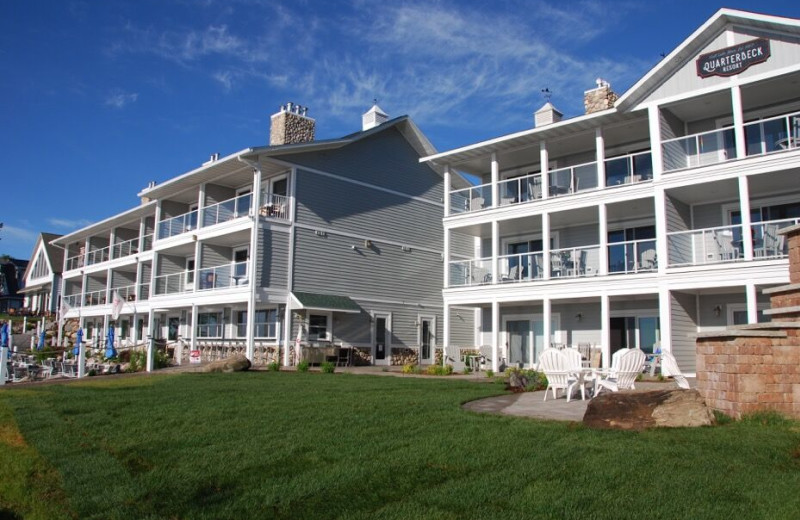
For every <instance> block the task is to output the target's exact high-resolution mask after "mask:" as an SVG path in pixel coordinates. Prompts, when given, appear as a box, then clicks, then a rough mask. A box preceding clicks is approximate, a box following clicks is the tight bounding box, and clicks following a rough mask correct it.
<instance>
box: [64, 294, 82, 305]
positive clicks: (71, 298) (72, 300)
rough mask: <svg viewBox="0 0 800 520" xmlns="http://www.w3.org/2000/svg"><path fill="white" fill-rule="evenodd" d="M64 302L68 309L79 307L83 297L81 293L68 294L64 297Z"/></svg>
mask: <svg viewBox="0 0 800 520" xmlns="http://www.w3.org/2000/svg"><path fill="white" fill-rule="evenodd" d="M64 302H65V303H66V304H67V305H69V306H70V307H80V306H81V305H82V303H83V295H82V294H81V293H77V294H68V295H66V296H64Z"/></svg>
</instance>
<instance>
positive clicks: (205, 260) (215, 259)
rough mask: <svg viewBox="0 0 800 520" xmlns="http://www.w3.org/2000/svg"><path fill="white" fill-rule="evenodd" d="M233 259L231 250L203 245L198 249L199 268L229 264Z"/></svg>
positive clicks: (212, 245)
mask: <svg viewBox="0 0 800 520" xmlns="http://www.w3.org/2000/svg"><path fill="white" fill-rule="evenodd" d="M232 258H233V249H231V248H230V247H224V246H218V245H214V244H203V245H202V246H201V247H200V268H201V269H206V268H208V267H217V266H220V265H224V264H230V263H231V259H232Z"/></svg>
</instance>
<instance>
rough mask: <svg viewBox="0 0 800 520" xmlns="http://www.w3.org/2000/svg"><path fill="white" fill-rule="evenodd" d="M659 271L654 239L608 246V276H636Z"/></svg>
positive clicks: (629, 241)
mask: <svg viewBox="0 0 800 520" xmlns="http://www.w3.org/2000/svg"><path fill="white" fill-rule="evenodd" d="M657 269H658V259H657V257H656V241H655V240H654V239H651V240H626V241H624V242H615V243H613V244H609V246H608V274H634V273H643V272H652V271H656V270H657Z"/></svg>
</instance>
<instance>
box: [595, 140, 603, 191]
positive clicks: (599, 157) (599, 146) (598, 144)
mask: <svg viewBox="0 0 800 520" xmlns="http://www.w3.org/2000/svg"><path fill="white" fill-rule="evenodd" d="M594 146H595V157H596V161H597V187H598V188H604V187H605V185H606V144H605V140H604V139H603V129H602V128H599V127H598V128H595V130H594Z"/></svg>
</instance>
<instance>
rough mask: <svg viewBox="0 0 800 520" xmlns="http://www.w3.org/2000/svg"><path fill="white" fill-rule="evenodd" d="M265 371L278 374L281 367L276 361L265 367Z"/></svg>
mask: <svg viewBox="0 0 800 520" xmlns="http://www.w3.org/2000/svg"><path fill="white" fill-rule="evenodd" d="M267 370H269V371H270V372H280V371H281V366H280V365H279V364H278V362H277V361H273V362H272V363H270V364H269V365H267Z"/></svg>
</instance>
